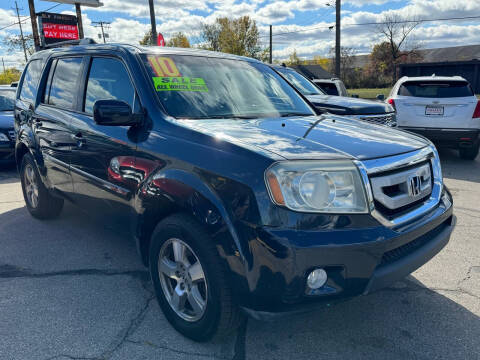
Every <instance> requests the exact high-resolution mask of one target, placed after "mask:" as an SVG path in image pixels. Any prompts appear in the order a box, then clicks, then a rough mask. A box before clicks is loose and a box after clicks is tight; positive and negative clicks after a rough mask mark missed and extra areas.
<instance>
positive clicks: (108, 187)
mask: <svg viewBox="0 0 480 360" xmlns="http://www.w3.org/2000/svg"><path fill="white" fill-rule="evenodd" d="M43 156H44V158H47V159H48V160H50V161H51V162H53V163H55V164H57V165H60V166H62V167H63V168H65V169H66V170H69V171H73V172H75V173H77V174H78V175H81V176H83V177H85V178H87V179H89V180H91V181H93V182H95V183H96V184H97V185H98V186H99V187H101V188H102V189H104V190H106V191H110V192H113V193H115V194H117V195H121V196H123V197H125V198H128V197H129V196H130V194H131V191H130V190H128V189H125V188H123V187H121V186H117V185H115V184H112V183H109V182H108V181H105V180H103V179H100V178H98V177H96V176H94V175H91V174H89V173H87V172H85V171H83V170H80V169H77V168H76V167H73V166H71V165H69V164H67V163H65V162H63V161H61V160H58V159H57V158H55V157H53V156H51V155H48V154H43ZM73 189H74V191H75V184H74V185H73Z"/></svg>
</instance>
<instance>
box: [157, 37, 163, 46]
mask: <svg viewBox="0 0 480 360" xmlns="http://www.w3.org/2000/svg"><path fill="white" fill-rule="evenodd" d="M157 45H158V46H165V39H164V38H163V35H162V34H158V36H157Z"/></svg>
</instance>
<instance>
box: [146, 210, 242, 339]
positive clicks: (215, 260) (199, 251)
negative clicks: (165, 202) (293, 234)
mask: <svg viewBox="0 0 480 360" xmlns="http://www.w3.org/2000/svg"><path fill="white" fill-rule="evenodd" d="M179 249H180V250H179ZM178 254H185V255H184V256H178ZM159 259H160V260H161V261H159ZM177 259H184V260H178V261H177ZM149 260H150V274H151V277H152V281H153V285H154V288H155V293H156V295H157V300H158V303H159V305H160V307H161V308H162V311H163V313H164V314H165V317H166V318H167V320H168V321H169V322H170V324H171V325H172V326H173V327H174V328H175V329H176V330H177V331H178V332H180V333H181V334H182V335H184V336H186V337H188V338H190V339H192V340H195V341H199V342H204V341H209V340H212V339H215V340H221V339H223V338H224V337H225V336H226V335H228V334H230V333H232V332H234V331H235V330H236V329H237V328H238V327H239V326H240V325H241V324H242V321H244V315H243V313H241V311H240V309H239V308H238V306H237V305H236V304H235V302H234V299H233V297H232V292H231V289H230V286H229V285H230V284H228V281H227V276H226V269H224V266H223V265H222V264H221V262H220V259H219V256H218V252H217V249H216V248H215V245H214V244H213V241H212V239H211V238H210V237H209V235H208V234H207V233H206V231H205V230H204V229H203V228H202V227H201V226H200V225H199V224H198V223H197V222H196V221H195V220H194V219H192V218H190V217H189V216H186V215H183V214H175V215H172V216H169V217H168V218H166V219H164V220H162V221H161V222H160V223H159V224H158V225H157V227H156V228H155V230H154V232H153V234H152V239H151V243H150V252H149ZM197 261H198V264H197ZM160 264H161V265H160ZM165 264H167V267H166V268H165ZM184 264H185V266H183V265H184ZM193 265H195V266H193ZM194 267H196V268H197V269H198V268H200V269H201V271H200V274H201V275H196V276H195V275H194V271H193V270H192V269H193V268H194ZM167 273H169V274H170V275H166V274H167ZM197 274H198V271H197ZM193 279H195V280H193ZM198 279H200V280H198ZM202 279H203V280H202ZM195 285H197V290H196V293H195V295H194V297H195V298H197V299H200V301H199V302H198V303H199V304H200V305H201V306H198V304H197V305H195V304H194V305H191V302H194V303H196V302H197V301H196V300H195V299H193V300H191V297H190V296H191V294H193V288H194V286H195ZM179 294H180V295H179ZM180 298H182V299H183V300H182V301H180V300H179V299H180ZM172 299H174V300H172ZM179 303H181V304H182V305H181V306H179V305H178V304H179ZM197 310H198V311H197Z"/></svg>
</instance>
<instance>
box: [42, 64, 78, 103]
mask: <svg viewBox="0 0 480 360" xmlns="http://www.w3.org/2000/svg"><path fill="white" fill-rule="evenodd" d="M81 65H82V58H80V57H77V58H62V59H58V61H57V66H56V68H55V73H54V74H53V78H52V84H51V86H50V96H49V97H48V104H50V105H54V106H58V107H61V108H64V109H73V106H74V100H75V97H76V96H77V85H78V75H79V74H80V71H81Z"/></svg>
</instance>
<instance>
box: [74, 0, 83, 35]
mask: <svg viewBox="0 0 480 360" xmlns="http://www.w3.org/2000/svg"><path fill="white" fill-rule="evenodd" d="M75 10H76V12H77V23H78V37H79V38H80V39H83V21H82V9H81V7H80V4H79V3H75Z"/></svg>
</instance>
